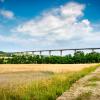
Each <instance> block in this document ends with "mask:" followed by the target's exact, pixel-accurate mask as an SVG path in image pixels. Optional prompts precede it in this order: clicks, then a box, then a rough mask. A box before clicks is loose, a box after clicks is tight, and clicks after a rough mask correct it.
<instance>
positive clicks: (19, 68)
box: [0, 64, 96, 73]
mask: <svg viewBox="0 0 100 100" xmlns="http://www.w3.org/2000/svg"><path fill="white" fill-rule="evenodd" d="M94 65H96V64H0V73H9V72H28V71H32V72H38V71H50V72H55V73H60V72H67V71H80V70H82V69H83V68H86V67H90V66H94Z"/></svg>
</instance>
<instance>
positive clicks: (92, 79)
mask: <svg viewBox="0 0 100 100" xmlns="http://www.w3.org/2000/svg"><path fill="white" fill-rule="evenodd" d="M88 81H91V82H95V81H100V77H96V76H94V77H92V78H91V79H89V80H88Z"/></svg>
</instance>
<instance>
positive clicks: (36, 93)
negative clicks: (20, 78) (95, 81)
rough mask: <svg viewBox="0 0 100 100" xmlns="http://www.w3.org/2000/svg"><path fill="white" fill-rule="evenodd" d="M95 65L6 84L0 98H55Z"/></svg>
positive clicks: (25, 99) (18, 99) (29, 99)
mask: <svg viewBox="0 0 100 100" xmlns="http://www.w3.org/2000/svg"><path fill="white" fill-rule="evenodd" d="M97 67H98V66H93V67H88V68H85V69H83V70H81V71H78V72H68V73H58V74H54V75H53V76H51V77H50V78H48V79H43V80H39V81H36V82H34V81H32V82H31V83H30V84H23V85H16V86H13V85H8V86H7V87H4V88H1V89H0V100H55V99H56V98H57V97H58V96H60V95H61V94H62V93H63V92H64V91H65V90H68V89H69V88H70V87H71V86H72V84H73V83H75V82H76V81H77V80H78V79H80V78H81V77H83V76H85V75H87V74H89V73H90V72H92V71H94V70H95V69H96V68H97ZM16 81H17V80H16Z"/></svg>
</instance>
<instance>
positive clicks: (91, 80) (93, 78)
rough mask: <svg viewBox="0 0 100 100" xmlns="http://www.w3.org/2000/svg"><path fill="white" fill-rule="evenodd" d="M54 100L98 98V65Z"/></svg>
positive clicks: (91, 99)
mask: <svg viewBox="0 0 100 100" xmlns="http://www.w3.org/2000/svg"><path fill="white" fill-rule="evenodd" d="M56 100H100V67H98V68H97V69H96V70H95V71H94V72H92V73H91V74H89V75H87V76H85V77H83V78H81V79H80V80H78V81H77V82H76V83H75V84H73V86H72V87H71V88H70V90H69V91H66V92H64V93H63V94H62V95H61V96H60V97H58V98H57V99H56Z"/></svg>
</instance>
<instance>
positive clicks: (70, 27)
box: [8, 2, 100, 48]
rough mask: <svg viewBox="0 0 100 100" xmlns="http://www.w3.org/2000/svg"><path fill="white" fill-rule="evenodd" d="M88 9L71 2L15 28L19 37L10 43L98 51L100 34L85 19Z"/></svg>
mask: <svg viewBox="0 0 100 100" xmlns="http://www.w3.org/2000/svg"><path fill="white" fill-rule="evenodd" d="M84 9H85V5H83V4H79V3H75V2H71V3H68V4H66V5H63V6H60V7H59V8H54V9H52V10H50V11H46V12H43V14H42V15H41V16H37V18H35V19H31V20H29V21H26V22H23V23H21V24H20V25H18V26H17V27H15V28H14V29H13V30H12V31H13V32H14V34H15V35H16V36H15V37H9V38H8V41H12V42H13V41H15V42H16V43H19V44H23V45H24V44H25V45H27V46H28V47H29V45H32V46H33V47H38V48H39V47H45V48H47V47H49V46H52V48H54V47H56V46H58V47H59V48H63V46H64V47H69V48H72V47H82V46H85V47H87V46H90V47H91V46H94V47H95V46H97V45H99V39H100V32H95V30H94V27H93V26H92V25H91V22H90V21H89V20H88V19H84V18H82V17H83V15H84ZM22 35H23V38H21V36H22ZM24 36H27V38H28V39H25V38H24ZM29 37H30V38H29Z"/></svg>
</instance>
